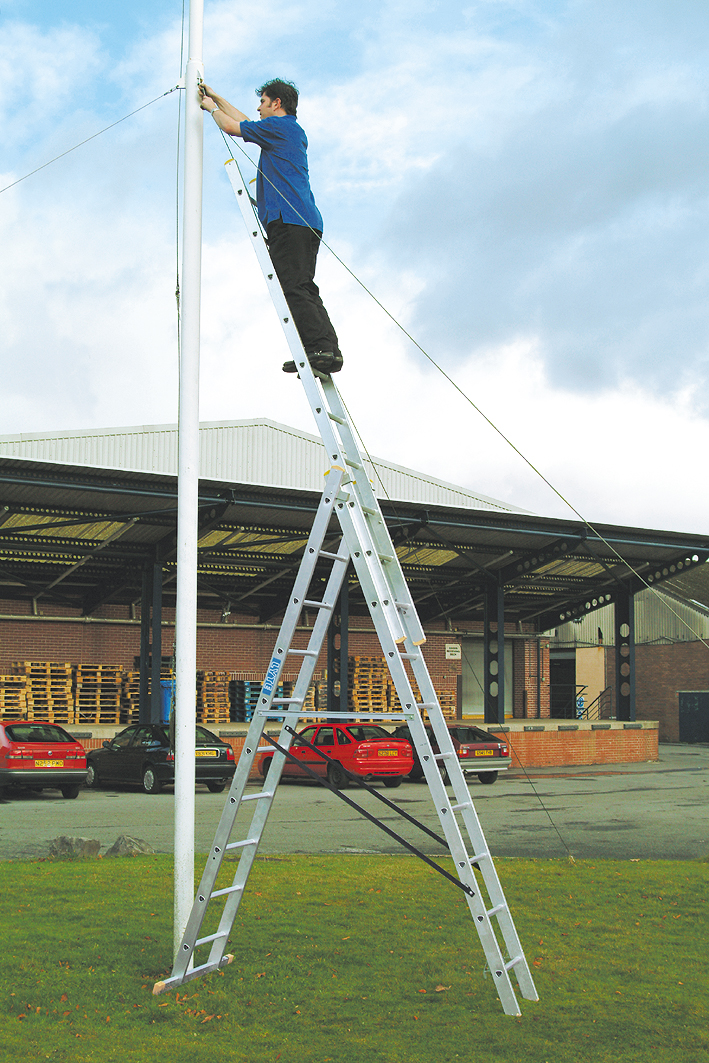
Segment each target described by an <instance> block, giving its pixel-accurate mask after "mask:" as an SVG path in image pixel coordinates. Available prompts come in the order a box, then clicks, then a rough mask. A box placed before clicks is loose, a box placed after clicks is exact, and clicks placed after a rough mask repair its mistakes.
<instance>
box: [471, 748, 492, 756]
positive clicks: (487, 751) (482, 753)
mask: <svg viewBox="0 0 709 1063" xmlns="http://www.w3.org/2000/svg"><path fill="white" fill-rule="evenodd" d="M475 756H476V757H494V756H495V750H494V749H476V750H475Z"/></svg>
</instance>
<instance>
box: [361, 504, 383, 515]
mask: <svg viewBox="0 0 709 1063" xmlns="http://www.w3.org/2000/svg"><path fill="white" fill-rule="evenodd" d="M362 512H363V513H368V514H369V516H370V517H378V516H379V514H378V513H377V511H376V509H370V507H369V506H362Z"/></svg>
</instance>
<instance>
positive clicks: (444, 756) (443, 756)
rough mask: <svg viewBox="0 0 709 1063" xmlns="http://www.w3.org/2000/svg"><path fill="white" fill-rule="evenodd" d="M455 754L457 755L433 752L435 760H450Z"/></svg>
mask: <svg viewBox="0 0 709 1063" xmlns="http://www.w3.org/2000/svg"><path fill="white" fill-rule="evenodd" d="M454 756H455V753H434V754H433V759H434V760H450V759H451V757H454Z"/></svg>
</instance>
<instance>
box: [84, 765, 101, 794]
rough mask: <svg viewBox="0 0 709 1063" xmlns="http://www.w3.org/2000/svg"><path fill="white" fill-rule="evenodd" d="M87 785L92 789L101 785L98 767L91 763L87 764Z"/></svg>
mask: <svg viewBox="0 0 709 1063" xmlns="http://www.w3.org/2000/svg"><path fill="white" fill-rule="evenodd" d="M86 785H87V786H88V787H89V789H90V790H95V789H96V788H97V787H98V786H100V785H101V782H100V780H99V777H98V772H97V771H96V767H95V765H94V764H91V763H89V764H87V765H86Z"/></svg>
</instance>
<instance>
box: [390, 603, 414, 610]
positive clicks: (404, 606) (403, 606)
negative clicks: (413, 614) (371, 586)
mask: <svg viewBox="0 0 709 1063" xmlns="http://www.w3.org/2000/svg"><path fill="white" fill-rule="evenodd" d="M394 605H395V606H396V608H397V609H410V608H411V602H394Z"/></svg>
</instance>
